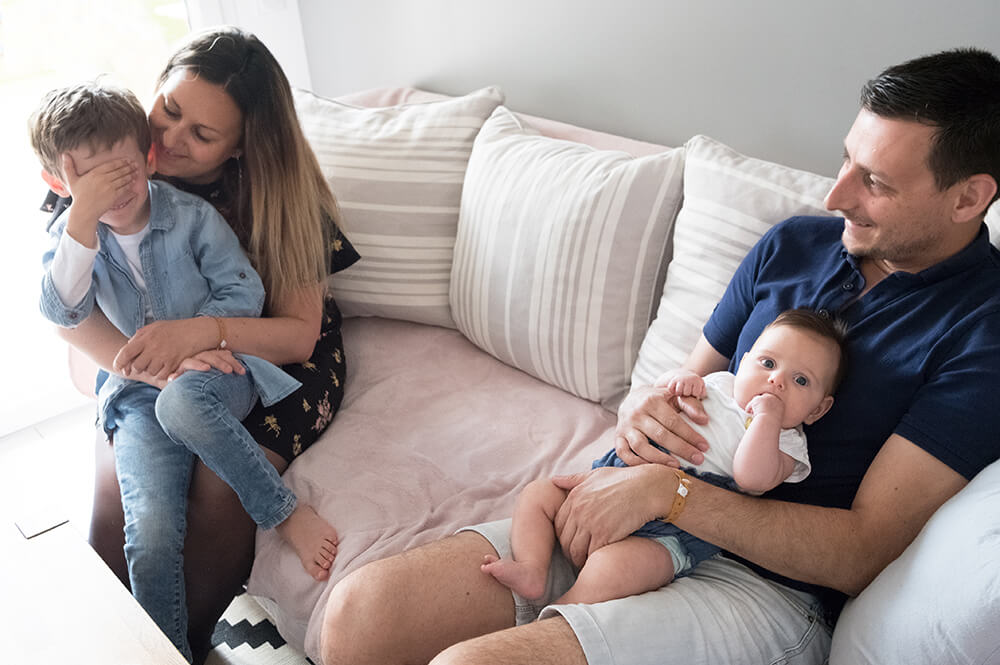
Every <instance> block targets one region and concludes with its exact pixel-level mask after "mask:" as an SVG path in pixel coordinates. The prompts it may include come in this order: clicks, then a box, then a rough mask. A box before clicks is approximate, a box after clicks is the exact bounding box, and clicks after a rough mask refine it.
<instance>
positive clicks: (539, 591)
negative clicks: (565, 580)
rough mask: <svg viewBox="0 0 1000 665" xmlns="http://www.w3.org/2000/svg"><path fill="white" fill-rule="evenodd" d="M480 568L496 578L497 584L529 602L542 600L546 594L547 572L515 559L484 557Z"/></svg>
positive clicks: (488, 555) (490, 555)
mask: <svg viewBox="0 0 1000 665" xmlns="http://www.w3.org/2000/svg"><path fill="white" fill-rule="evenodd" d="M480 568H481V569H482V571H483V572H484V573H489V574H490V575H492V576H493V577H495V578H496V580H497V582H500V584H503V585H504V586H505V587H507V588H508V589H510V590H512V591H513V592H514V593H516V594H519V595H520V596H521V597H523V598H526V599H528V600H534V599H535V598H541V597H542V595H543V594H544V593H545V582H546V578H547V576H548V571H547V570H542V569H538V568H536V567H533V566H531V565H529V564H527V563H523V562H520V561H514V560H513V559H498V558H497V557H495V556H493V555H492V554H487V555H485V556H483V564H482V565H481V566H480Z"/></svg>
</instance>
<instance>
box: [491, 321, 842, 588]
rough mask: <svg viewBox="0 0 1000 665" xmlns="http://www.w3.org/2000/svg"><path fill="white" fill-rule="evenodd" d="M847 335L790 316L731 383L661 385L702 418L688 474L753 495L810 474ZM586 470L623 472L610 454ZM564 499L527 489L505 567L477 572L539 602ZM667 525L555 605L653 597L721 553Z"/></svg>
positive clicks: (672, 378) (677, 377)
mask: <svg viewBox="0 0 1000 665" xmlns="http://www.w3.org/2000/svg"><path fill="white" fill-rule="evenodd" d="M845 335H846V330H845V328H844V326H843V325H842V324H840V323H839V322H836V321H832V320H830V319H829V318H827V317H824V316H820V315H819V314H817V313H814V312H811V311H808V310H801V309H799V310H789V311H786V312H783V313H782V314H781V315H779V316H778V318H776V319H775V320H774V321H773V322H771V323H770V324H769V325H768V326H767V327H766V328H765V329H764V331H763V332H762V333H761V335H760V337H758V338H757V341H756V342H755V343H754V345H753V347H752V348H751V349H750V351H749V352H748V353H747V354H746V355H745V356H744V357H743V359H742V361H741V362H740V366H739V370H738V371H737V372H736V375H735V376H733V375H732V374H730V373H729V372H715V373H713V374H709V375H708V376H706V377H704V379H703V378H702V377H700V376H698V375H697V374H695V373H693V372H690V371H688V370H683V369H680V370H676V371H673V372H668V373H667V374H664V375H663V376H662V377H660V379H659V380H658V381H657V385H660V386H663V387H666V388H668V389H669V390H670V393H671V395H673V396H675V397H682V396H689V397H697V398H699V399H702V400H704V402H703V403H704V406H705V411H706V413H707V414H708V416H709V422H708V425H705V426H701V425H697V424H695V423H690V421H689V424H691V426H692V427H694V428H695V429H697V430H698V431H699V432H700V433H701V434H702V435H704V436H705V438H706V439H707V440H708V441H709V443H710V444H711V447H710V448H709V450H708V452H706V453H705V461H704V462H703V463H702V464H700V465H698V467H689V468H687V469H686V471H687V472H688V473H691V474H692V475H696V476H698V477H699V478H701V479H702V480H706V481H708V482H711V483H714V484H716V485H720V486H723V487H729V488H730V489H734V490H739V491H743V492H748V493H753V494H760V493H763V492H766V491H767V490H769V489H772V488H774V487H776V486H777V485H779V484H781V483H782V482H799V481H801V480H803V479H804V478H805V477H806V476H807V475H809V470H810V466H809V457H808V454H807V450H806V439H805V435H804V434H803V432H802V425H803V424H806V425H810V424H812V423H814V422H816V421H817V420H819V418H821V417H822V416H823V415H824V414H825V413H826V412H827V411H828V410H829V409H830V407H831V406H832V405H833V393H834V391H835V390H836V388H837V386H838V385H839V383H840V380H841V378H842V377H843V375H844V372H845V369H846V362H845V360H846V342H845ZM593 466H594V467H595V468H596V467H599V466H625V464H624V463H623V462H622V461H621V460H620V459H618V456H617V455H616V454H615V452H614V451H613V450H612V451H611V452H609V453H608V454H607V455H605V456H604V457H602V458H601V459H599V460H597V461H596V462H594V465H593ZM678 473H680V472H678ZM684 482H685V481H684V480H682V481H681V486H682V487H683V483H684ZM565 497H566V492H565V491H564V490H562V489H560V488H558V487H556V486H555V485H554V484H552V483H551V482H550V481H549V480H547V479H540V480H535V481H533V482H532V483H530V484H529V485H528V486H527V487H525V489H524V490H523V491H522V493H521V495H520V496H519V497H518V500H517V505H516V507H515V508H514V519H513V524H512V527H511V546H512V548H513V558H512V559H497V558H496V557H495V556H487V557H485V563H483V564H482V569H483V571H484V572H487V573H489V574H491V575H493V577H495V578H496V579H497V580H499V581H500V582H501V583H502V584H504V585H506V586H507V587H509V588H511V589H513V590H514V591H515V592H516V593H518V594H520V595H521V596H523V597H524V598H529V599H530V598H538V597H540V596H541V595H542V594H543V593H544V591H545V584H546V581H547V580H546V578H547V574H548V569H549V559H550V557H551V556H552V548H553V547H554V545H555V534H554V532H553V528H552V520H553V519H554V518H555V515H556V513H557V512H558V510H559V507H560V506H561V505H562V503H563V501H564V500H565ZM669 519H670V516H669V515H668V516H666V517H665V518H661V519H659V520H655V521H652V522H649V523H647V524H645V525H644V526H642V527H641V528H640V529H639V530H638V531H636V532H634V533H633V534H632V535H631V536H629V537H627V538H625V539H624V540H621V541H618V542H616V543H611V544H609V545H606V546H604V547H602V548H600V549H599V550H597V551H595V552H593V553H591V555H590V557H589V558H588V559H587V562H586V563H585V564H584V566H583V568H582V569H581V570H580V574H579V576H578V577H577V581H576V583H575V584H574V585H573V586H572V587H571V588H570V589H569V591H567V592H566V594H565V595H564V596H563V597H562V598H560V599H559V600H558V601H556V602H557V603H560V604H563V603H596V602H601V601H605V600H611V599H614V598H623V597H625V596H631V595H634V594H638V593H643V592H645V591H652V590H654V589H658V588H660V587H661V586H663V585H665V584H667V583H668V582H670V581H671V580H673V579H674V578H676V577H680V576H683V575H687V574H689V573H690V572H691V570H692V569H693V568H694V567H695V566H697V565H698V563H700V562H701V561H704V560H705V559H707V558H709V557H711V556H714V555H715V554H716V553H718V552H719V548H717V547H715V546H714V545H711V544H710V543H706V542H705V541H703V540H700V539H698V538H695V537H694V536H692V535H690V534H688V533H686V532H684V531H682V530H681V529H678V528H677V527H676V526H674V525H673V524H670V523H669ZM598 553H599V555H598Z"/></svg>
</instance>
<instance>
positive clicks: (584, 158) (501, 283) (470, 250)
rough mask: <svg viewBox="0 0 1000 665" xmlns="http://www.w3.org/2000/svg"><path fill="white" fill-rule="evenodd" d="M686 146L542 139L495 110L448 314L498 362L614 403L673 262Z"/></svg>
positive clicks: (464, 214) (474, 180) (475, 157)
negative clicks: (649, 147) (607, 146)
mask: <svg viewBox="0 0 1000 665" xmlns="http://www.w3.org/2000/svg"><path fill="white" fill-rule="evenodd" d="M683 160H684V155H683V150H680V149H673V150H667V151H665V152H661V153H659V154H655V155H650V156H646V157H639V158H635V157H632V156H630V155H628V154H626V153H623V152H618V151H611V150H596V149H594V148H591V147H588V146H585V145H582V144H579V143H573V142H570V141H563V140H559V139H552V138H547V137H544V136H540V135H538V134H537V132H535V131H534V130H533V129H531V128H529V127H527V126H526V125H525V124H524V123H523V122H522V121H521V120H520V119H519V117H518V116H517V115H515V114H514V113H512V112H511V111H510V110H508V109H507V108H505V107H502V106H501V107H499V108H497V110H496V111H494V113H493V115H492V116H491V117H490V119H489V120H487V121H486V123H485V124H484V125H483V128H482V130H481V131H480V133H479V136H478V137H477V138H476V142H475V145H474V147H473V149H472V156H471V158H470V159H469V169H468V172H467V173H466V178H465V190H464V191H463V193H462V206H461V213H460V216H459V224H458V237H457V239H456V243H455V260H454V264H453V266H452V277H451V308H452V313H453V315H454V317H455V322H456V323H457V324H458V329H459V330H460V331H461V332H462V333H463V334H465V336H466V337H468V338H469V339H470V340H471V341H472V342H473V343H474V344H476V345H477V346H479V347H480V348H482V349H483V350H485V351H487V352H488V353H490V354H492V355H493V356H495V357H496V358H498V359H500V360H502V361H503V362H505V363H507V364H509V365H512V366H514V367H517V368H519V369H521V370H524V371H525V372H527V373H529V374H531V375H533V376H535V377H537V378H539V379H541V380H543V381H545V382H547V383H550V384H552V385H555V386H558V387H560V388H563V389H564V390H567V391H569V392H571V393H573V394H574V395H577V396H579V397H583V398H585V399H588V400H592V401H595V402H600V403H601V404H603V405H605V406H606V407H608V408H614V407H615V406H616V405H617V403H618V401H620V399H621V398H622V397H623V396H624V394H625V392H626V390H627V388H628V380H629V372H630V371H631V369H632V365H633V363H634V362H635V357H636V353H637V352H638V349H639V344H640V342H641V341H642V338H643V335H644V334H645V332H646V328H647V327H648V325H649V321H650V320H651V318H652V314H653V310H654V309H655V307H656V299H655V294H656V293H657V292H658V286H659V284H660V283H661V282H662V279H663V275H664V270H665V266H666V262H667V259H668V257H667V255H666V254H667V252H666V248H667V243H668V239H669V236H670V229H671V227H672V226H673V220H674V216H675V214H676V211H677V209H678V206H679V204H680V197H681V175H682V171H683Z"/></svg>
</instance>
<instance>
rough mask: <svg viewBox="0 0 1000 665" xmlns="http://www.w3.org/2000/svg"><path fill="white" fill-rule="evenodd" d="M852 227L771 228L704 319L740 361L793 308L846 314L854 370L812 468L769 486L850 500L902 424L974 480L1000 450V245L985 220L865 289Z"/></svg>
mask: <svg viewBox="0 0 1000 665" xmlns="http://www.w3.org/2000/svg"><path fill="white" fill-rule="evenodd" d="M843 227H844V225H843V220H842V219H840V218H830V217H797V218H792V219H789V220H786V221H784V222H782V223H781V224H778V225H777V226H775V227H773V228H772V229H771V230H769V231H768V232H767V233H766V234H765V235H764V237H763V238H761V240H760V242H758V243H757V245H756V246H754V248H753V249H752V250H751V251H750V253H749V254H748V255H747V257H746V258H745V259H744V260H743V263H742V264H741V265H740V267H739V269H738V270H737V271H736V274H735V275H734V276H733V279H732V281H731V282H730V283H729V287H728V288H727V289H726V293H725V295H724V296H723V297H722V300H721V301H720V302H719V304H718V305H717V306H716V308H715V311H714V312H713V314H712V317H711V318H710V319H709V321H708V323H707V324H706V325H705V328H704V334H705V337H706V339H707V340H708V341H709V343H711V345H712V346H713V347H714V348H715V349H716V350H717V351H719V352H720V353H722V354H723V355H724V356H726V357H728V358H730V366H729V369H730V370H731V371H733V372H735V371H736V368H737V367H738V365H739V361H740V359H741V358H742V357H743V354H744V353H746V352H747V351H748V350H749V349H750V347H751V346H752V345H753V342H754V340H756V339H757V337H758V336H759V335H760V333H761V331H762V330H763V329H764V326H766V325H767V324H768V323H770V322H771V321H773V320H774V319H775V318H776V317H777V316H778V314H780V313H781V312H782V311H784V310H786V309H791V308H795V307H806V308H810V309H814V310H820V311H822V310H826V311H829V312H831V313H833V314H835V315H836V316H838V317H840V318H841V319H843V320H844V321H845V322H846V323H847V325H848V347H849V353H850V360H849V363H850V364H849V367H848V373H847V376H846V377H845V380H844V382H843V384H842V385H841V386H840V388H839V389H838V390H837V393H836V395H835V399H834V404H833V407H832V408H831V409H830V411H829V412H828V413H827V414H826V415H825V416H823V417H822V418H821V419H820V420H819V421H817V422H816V423H815V424H813V425H811V426H806V427H805V432H806V435H807V436H808V440H809V459H810V462H811V463H812V473H811V474H810V475H809V477H808V478H806V479H805V480H804V481H802V482H801V483H784V484H782V485H779V486H778V487H776V488H775V489H773V490H771V491H770V492H768V493H767V494H766V495H765V496H767V497H769V498H774V499H781V500H784V501H793V502H796V503H809V504H814V505H821V506H834V507H839V508H849V507H850V505H851V502H852V500H853V499H854V494H855V492H856V491H857V488H858V486H859V484H860V483H861V479H862V477H863V476H864V474H865V471H866V470H867V469H868V465H869V464H870V463H871V461H872V460H873V459H874V458H875V455H876V454H877V453H878V451H879V449H880V448H881V447H882V444H883V443H884V442H885V441H886V439H888V438H889V436H890V435H891V434H893V433H896V434H898V435H900V436H902V437H904V438H906V439H908V440H909V441H911V442H913V443H914V444H916V445H918V446H920V447H921V448H923V449H924V450H926V451H927V452H929V453H930V454H931V455H933V456H934V457H936V458H937V459H939V460H941V461H942V462H944V463H945V464H947V465H948V466H949V467H951V468H952V469H954V470H955V471H957V472H958V473H960V474H962V475H963V476H964V477H965V478H967V479H971V478H972V477H973V476H974V475H975V474H976V473H978V472H979V471H980V470H981V469H982V468H984V467H985V466H987V465H988V464H989V463H991V462H993V461H994V460H996V459H997V458H998V457H1000V252H998V251H997V250H996V249H995V248H993V247H992V246H991V245H990V242H989V232H988V230H987V228H986V226H985V224H984V225H983V226H982V228H981V230H980V233H979V235H978V237H977V238H976V239H975V240H974V241H973V242H972V243H971V244H970V245H969V246H968V247H966V248H965V249H963V250H962V251H961V252H959V253H958V254H956V255H955V256H952V257H951V258H949V259H947V260H945V261H943V262H941V263H939V264H937V265H935V266H932V267H930V268H928V269H926V270H924V271H922V272H920V273H917V274H909V273H902V272H899V273H895V274H892V275H890V276H888V277H886V278H885V279H884V280H882V281H881V282H879V283H878V284H876V285H875V286H874V287H873V288H872V290H871V291H869V292H868V293H866V294H865V296H864V297H863V298H861V299H860V300H857V294H858V293H860V292H861V291H862V290H863V289H864V285H865V280H864V278H863V277H862V275H861V272H860V270H859V261H858V259H856V258H855V257H853V256H851V255H850V254H848V253H847V250H846V249H844V246H843V244H842V243H841V239H840V238H841V233H842V232H843ZM914 482H919V479H914ZM795 586H798V587H800V588H801V585H799V584H796V585H795Z"/></svg>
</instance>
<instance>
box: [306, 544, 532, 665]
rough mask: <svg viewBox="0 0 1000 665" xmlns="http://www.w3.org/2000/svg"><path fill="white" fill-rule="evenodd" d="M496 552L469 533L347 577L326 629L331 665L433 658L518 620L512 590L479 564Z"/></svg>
mask: <svg viewBox="0 0 1000 665" xmlns="http://www.w3.org/2000/svg"><path fill="white" fill-rule="evenodd" d="M487 554H491V555H493V556H496V554H497V552H496V550H494V549H493V547H492V546H491V545H490V544H489V542H488V541H487V540H486V539H485V538H483V537H482V536H481V535H479V534H478V533H474V532H470V531H466V532H462V533H460V534H458V535H456V536H451V537H450V538H446V539H444V540H440V541H437V542H434V543H430V544H429V545H425V546H423V547H418V548H416V549H414V550H410V551H408V552H404V553H402V554H398V555H396V556H393V557H389V558H388V559H383V560H381V561H375V562H372V563H370V564H368V565H366V566H363V567H362V568H359V569H358V570H356V571H354V572H353V573H351V574H350V575H348V576H347V577H345V578H344V579H342V580H341V581H340V582H339V583H337V585H336V586H335V587H334V588H333V591H332V592H331V593H330V597H329V600H328V601H327V606H326V615H325V616H324V618H323V626H322V628H321V633H320V648H321V650H322V657H323V662H324V663H325V665H347V664H350V665H365V664H368V663H371V664H372V665H395V664H400V665H401V664H402V663H426V662H428V661H429V660H430V659H431V658H433V657H434V656H435V655H437V654H438V653H439V652H440V651H442V650H444V649H445V648H447V647H449V646H451V645H453V644H457V643H458V642H461V641H463V640H467V639H470V638H473V637H477V636H479V635H485V634H487V633H492V632H494V631H497V630H502V629H504V628H510V627H512V626H513V625H514V599H513V597H512V596H511V593H510V590H509V589H508V588H507V587H505V586H503V585H502V584H500V583H499V582H497V581H496V580H495V579H493V577H492V576H490V575H487V574H485V573H484V572H483V571H481V570H480V569H479V565H480V563H481V562H482V560H483V557H484V556H485V555H487Z"/></svg>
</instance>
